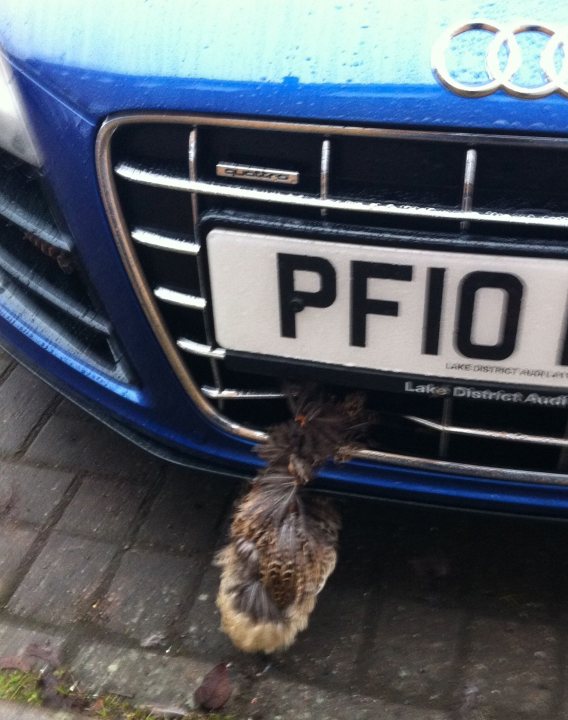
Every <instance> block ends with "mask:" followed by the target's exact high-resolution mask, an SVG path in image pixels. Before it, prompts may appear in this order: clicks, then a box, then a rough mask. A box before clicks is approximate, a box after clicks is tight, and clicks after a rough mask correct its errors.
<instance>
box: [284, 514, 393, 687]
mask: <svg viewBox="0 0 568 720" xmlns="http://www.w3.org/2000/svg"><path fill="white" fill-rule="evenodd" d="M341 506H342V507H341V510H342V517H343V525H344V528H343V531H342V533H341V537H340V543H339V553H338V563H337V568H336V570H335V572H334V573H333V575H332V576H331V578H330V579H329V580H328V582H327V584H326V586H325V588H324V589H323V590H322V592H321V594H320V595H319V597H318V602H317V605H316V608H315V610H314V612H313V614H312V616H311V618H310V623H309V625H308V628H307V630H305V631H304V632H303V633H301V634H300V635H299V636H298V639H297V641H296V642H295V643H294V645H293V646H292V647H291V648H290V649H289V650H288V651H287V652H286V653H284V654H283V655H282V657H281V658H280V659H279V661H278V667H279V669H281V670H282V671H283V672H284V673H286V675H287V676H289V677H294V678H295V679H297V680H298V681H300V682H308V683H314V684H317V683H319V682H322V683H324V684H328V685H329V684H331V686H332V687H333V688H334V689H340V688H341V689H353V691H354V692H363V691H364V682H363V680H364V679H363V678H361V677H356V676H354V669H355V663H356V661H357V658H358V656H359V654H360V652H361V646H362V644H363V643H364V642H366V641H367V638H368V637H369V635H370V634H372V633H373V631H374V625H375V620H376V618H375V613H372V614H371V615H370V616H369V603H371V604H373V603H376V598H375V590H376V588H377V586H378V585H379V578H380V575H381V572H382V566H381V555H380V554H378V552H377V547H378V546H380V545H381V541H382V534H381V530H380V528H377V522H376V518H377V516H376V513H375V512H373V508H372V507H369V505H368V504H364V503H361V502H355V501H348V502H343V503H342V504H341Z"/></svg>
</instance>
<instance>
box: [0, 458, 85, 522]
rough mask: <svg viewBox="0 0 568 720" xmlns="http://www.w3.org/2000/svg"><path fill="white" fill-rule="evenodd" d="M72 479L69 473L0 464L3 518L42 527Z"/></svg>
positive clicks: (0, 495)
mask: <svg viewBox="0 0 568 720" xmlns="http://www.w3.org/2000/svg"><path fill="white" fill-rule="evenodd" d="M72 479H73V474H72V473H70V472H63V471H61V470H51V469H47V468H45V469H41V470H40V469H38V468H34V467H30V466H29V465H24V464H23V463H18V464H11V463H6V462H0V506H3V511H4V515H6V516H8V517H9V518H10V519H12V520H16V521H18V522H26V523H32V524H33V525H42V524H43V523H44V522H45V521H46V520H47V518H48V517H49V516H50V515H51V514H52V512H53V511H54V510H55V508H56V507H57V506H58V505H59V503H60V502H61V500H62V499H63V495H64V493H65V491H66V490H67V488H68V487H69V484H70V483H71V480H72ZM2 498H4V502H3V501H2Z"/></svg>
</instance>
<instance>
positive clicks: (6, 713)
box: [0, 701, 80, 720]
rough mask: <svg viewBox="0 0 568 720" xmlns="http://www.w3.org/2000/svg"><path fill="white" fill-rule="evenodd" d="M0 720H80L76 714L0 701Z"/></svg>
mask: <svg viewBox="0 0 568 720" xmlns="http://www.w3.org/2000/svg"><path fill="white" fill-rule="evenodd" d="M0 718H2V720H80V716H79V715H77V714H76V713H69V712H66V711H63V710H46V708H39V707H33V706H31V705H22V704H21V703H9V702H4V701H0Z"/></svg>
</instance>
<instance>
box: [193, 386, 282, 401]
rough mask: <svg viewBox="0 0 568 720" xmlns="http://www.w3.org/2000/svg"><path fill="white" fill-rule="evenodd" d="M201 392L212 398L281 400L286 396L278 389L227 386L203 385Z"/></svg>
mask: <svg viewBox="0 0 568 720" xmlns="http://www.w3.org/2000/svg"><path fill="white" fill-rule="evenodd" d="M201 392H202V393H203V394H204V395H205V397H208V398H209V399H210V400H280V399H282V398H283V397H284V393H282V392H280V391H278V390H276V391H274V392H259V391H255V390H237V389H234V388H233V389H229V388H225V390H219V388H213V387H209V386H208V385H202V386H201Z"/></svg>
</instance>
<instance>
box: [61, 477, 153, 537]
mask: <svg viewBox="0 0 568 720" xmlns="http://www.w3.org/2000/svg"><path fill="white" fill-rule="evenodd" d="M148 487H149V481H148V478H147V477H146V478H145V477H142V478H133V479H129V478H120V477H116V478H102V477H87V478H85V479H84V480H83V482H82V483H81V486H80V488H79V490H78V491H77V493H76V494H75V495H74V497H73V499H72V500H71V502H70V503H69V505H68V507H67V508H66V510H65V512H64V513H63V515H62V517H61V519H60V521H59V523H58V525H57V528H58V529H59V530H64V531H65V530H66V531H68V532H73V533H79V534H81V535H92V536H93V537H95V538H96V539H100V540H110V541H117V542H118V541H119V540H122V539H123V538H124V537H125V535H126V534H127V533H128V531H129V530H130V527H131V525H132V521H133V520H134V517H135V516H136V513H137V512H138V509H139V508H140V505H141V503H142V500H143V499H144V497H145V495H146V493H147V492H148Z"/></svg>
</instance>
